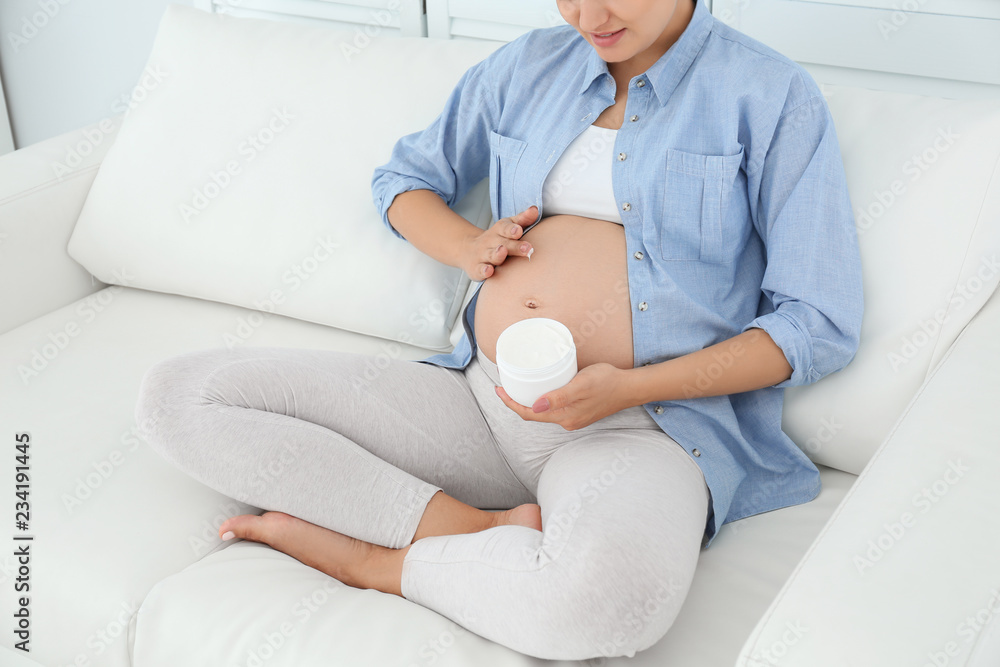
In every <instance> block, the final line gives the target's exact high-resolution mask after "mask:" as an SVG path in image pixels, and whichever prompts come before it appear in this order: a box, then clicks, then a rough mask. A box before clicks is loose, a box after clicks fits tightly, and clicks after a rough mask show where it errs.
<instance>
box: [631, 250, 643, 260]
mask: <svg viewBox="0 0 1000 667" xmlns="http://www.w3.org/2000/svg"><path fill="white" fill-rule="evenodd" d="M632 256H633V257H635V258H636V259H642V252H641V251H639V250H636V251H635V253H634V254H633V255H632Z"/></svg>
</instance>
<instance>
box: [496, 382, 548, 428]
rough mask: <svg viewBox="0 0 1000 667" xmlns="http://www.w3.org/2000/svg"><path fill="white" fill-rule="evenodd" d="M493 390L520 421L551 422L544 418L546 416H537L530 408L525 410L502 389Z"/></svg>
mask: <svg viewBox="0 0 1000 667" xmlns="http://www.w3.org/2000/svg"><path fill="white" fill-rule="evenodd" d="M495 390H496V394H497V396H499V397H500V400H502V401H503V402H504V405H506V406H507V407H508V408H510V409H511V410H513V411H514V412H516V413H517V414H518V415H520V417H521V419H524V420H526V421H551V420H550V419H546V418H545V417H547V416H548V415H537V414H535V412H534V411H533V410H532V409H531V408H527V407H525V406H523V405H521V404H520V403H518V402H517V401H515V400H514V399H513V398H511V397H510V395H509V394H507V392H506V391H504V388H503V387H499V386H498V387H495Z"/></svg>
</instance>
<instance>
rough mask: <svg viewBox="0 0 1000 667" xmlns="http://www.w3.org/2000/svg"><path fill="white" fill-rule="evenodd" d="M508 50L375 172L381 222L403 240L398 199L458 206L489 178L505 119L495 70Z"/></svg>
mask: <svg viewBox="0 0 1000 667" xmlns="http://www.w3.org/2000/svg"><path fill="white" fill-rule="evenodd" d="M509 46H510V43H508V44H505V45H503V46H501V47H499V48H498V50H497V51H495V52H494V53H492V54H491V55H490V56H489V57H487V58H486V59H484V60H482V61H480V62H479V63H477V64H475V65H473V66H472V67H471V68H469V69H468V70H467V71H466V72H465V73H464V74H463V75H462V78H461V79H459V81H458V84H457V85H456V86H455V88H454V90H453V91H452V92H451V94H450V95H449V97H448V99H447V101H446V102H445V106H444V110H443V111H442V112H441V114H440V115H438V117H437V118H436V119H434V121H433V122H432V123H431V124H430V125H429V126H428V127H427V129H425V130H421V131H419V132H414V133H412V134H408V135H406V136H404V137H402V138H401V139H399V141H397V142H396V144H395V146H394V147H393V149H392V155H391V157H390V159H389V161H388V162H387V163H385V164H383V165H381V166H379V167H376V169H375V172H374V174H373V175H372V198H373V200H374V202H375V207H376V208H377V209H378V211H379V214H380V215H381V217H382V222H383V223H384V224H385V226H386V227H388V228H389V230H390V231H392V233H393V234H394V235H396V236H397V237H398V238H401V239H403V238H404V237H403V235H402V234H400V233H399V232H398V231H397V230H396V229H395V228H394V227H393V226H392V225H391V224H390V223H389V215H388V211H389V207H390V206H391V205H392V201H393V199H394V198H395V197H396V195H398V194H400V193H401V192H407V191H409V190H431V191H433V192H435V193H436V194H437V195H439V196H440V197H441V198H442V199H444V201H445V202H446V203H447V204H448V206H454V205H455V203H456V202H458V201H460V200H461V199H462V197H464V196H465V195H466V194H467V193H468V191H469V190H470V189H472V187H473V186H474V185H476V184H477V183H479V181H481V180H482V179H483V178H485V177H486V176H488V175H489V156H490V143H489V133H490V130H491V129H493V128H494V127H496V124H497V120H498V117H499V113H500V108H499V107H500V104H499V101H498V95H497V90H496V88H495V85H494V84H495V82H496V81H497V80H498V79H497V78H496V75H495V70H496V68H497V67H498V66H499V63H500V62H501V61H502V59H503V56H505V55H506V53H505V52H506V51H507V49H508V47H509ZM404 240H405V239H404Z"/></svg>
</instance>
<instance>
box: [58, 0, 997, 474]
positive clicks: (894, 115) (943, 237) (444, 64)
mask: <svg viewBox="0 0 1000 667" xmlns="http://www.w3.org/2000/svg"><path fill="white" fill-rule="evenodd" d="M356 39H357V33H354V32H340V31H334V30H329V29H324V28H313V27H308V26H302V25H300V24H289V23H279V22H269V21H261V20H257V19H247V18H236V17H231V16H225V15H217V14H208V13H205V12H201V11H198V10H194V9H190V8H186V7H182V6H179V5H170V6H169V7H168V9H167V12H166V14H165V15H164V18H163V21H162V23H161V27H160V32H159V34H158V35H157V38H156V42H155V44H154V47H153V53H152V55H151V57H150V60H149V65H148V67H147V69H146V72H145V73H144V75H143V78H142V79H141V81H140V86H139V87H138V88H137V91H136V95H134V96H133V107H132V109H131V110H130V112H129V113H128V115H127V116H126V117H125V119H124V122H123V125H122V128H121V130H120V132H119V136H118V138H117V140H116V142H115V145H114V146H113V147H112V148H111V150H110V152H109V154H108V156H107V158H105V161H104V164H103V165H102V166H101V169H100V172H99V173H98V175H97V179H96V180H95V182H94V186H93V188H92V190H91V193H90V196H89V197H88V199H87V201H86V203H85V206H84V208H83V212H82V213H81V216H80V221H79V223H78V224H77V227H76V229H75V231H74V234H73V237H72V239H71V241H70V247H69V251H70V254H71V255H72V256H73V257H74V258H75V259H77V260H78V261H79V262H80V263H81V264H83V265H84V266H85V267H86V268H87V269H88V270H89V271H90V272H91V273H93V274H94V275H96V276H97V277H98V278H99V279H100V280H103V281H104V282H108V283H122V282H125V283H126V284H130V285H132V286H135V287H142V288H146V289H151V290H157V291H163V292H173V293H177V294H183V295H190V296H196V297H199V298H203V299H210V300H215V301H222V302H226V303H232V304H236V305H242V306H246V307H249V308H255V309H258V310H265V311H275V312H278V313H282V314H284V315H288V316H291V317H296V318H300V319H304V320H309V321H313V322H319V323H323V324H328V325H331V326H335V327H339V328H343V329H348V330H351V331H357V332H360V333H365V334H370V335H375V336H379V337H383V338H386V339H389V340H394V341H401V342H408V343H412V344H415V345H418V346H422V347H426V348H428V349H431V350H450V349H451V346H452V345H453V344H454V343H455V342H456V340H457V336H456V335H455V334H461V322H460V321H459V320H458V315H459V309H460V306H461V305H462V301H463V299H464V298H465V297H466V296H467V295H468V292H469V289H470V283H469V280H468V277H467V276H465V274H464V272H461V271H460V270H458V269H455V268H453V267H447V266H445V265H443V264H440V263H438V262H436V261H435V260H433V259H431V258H429V257H428V256H426V255H424V254H423V253H421V252H420V251H418V250H417V249H416V248H414V247H413V246H412V245H410V244H409V243H406V242H405V241H401V240H400V239H397V238H395V237H394V236H393V235H392V233H391V232H390V231H389V230H388V229H386V228H385V226H384V225H383V224H382V223H381V221H380V219H379V217H378V213H377V211H376V209H375V207H374V204H373V202H372V198H371V189H370V182H371V176H372V172H373V170H374V168H375V167H376V166H378V165H379V164H382V163H384V162H386V161H387V160H388V158H389V155H390V153H391V149H392V146H393V145H394V143H395V142H396V140H397V139H398V138H399V137H401V136H403V135H404V134H407V133H410V132H416V131H419V130H422V129H424V128H425V127H426V126H427V125H429V124H430V122H431V121H432V120H433V119H434V118H435V117H436V116H437V114H438V113H439V112H440V110H441V108H442V107H443V104H444V101H445V99H446V98H447V96H448V94H449V92H450V91H451V89H452V88H453V86H454V85H455V83H456V82H457V81H458V79H459V78H460V77H461V75H462V73H463V72H464V71H465V70H466V69H468V68H469V67H470V66H471V65H473V64H474V63H476V62H478V61H479V60H481V59H483V58H485V57H486V56H488V55H489V54H490V53H491V52H492V51H493V50H495V49H496V48H497V47H498V46H499V44H500V43H498V42H478V41H474V40H430V39H422V38H399V37H393V36H380V35H375V36H373V37H371V42H370V44H361V45H358V44H355V40H356ZM822 89H823V91H824V94H825V95H826V96H827V101H828V103H829V105H830V109H831V112H832V114H833V117H834V121H835V123H836V127H837V135H838V140H839V143H840V147H841V153H842V155H843V158H844V168H845V172H846V175H847V180H848V187H849V189H850V195H851V200H852V203H853V205H854V209H855V214H856V223H857V230H858V235H859V244H860V247H861V254H862V263H863V272H864V288H865V315H864V321H863V324H862V330H861V345H860V349H859V351H858V353H857V355H856V356H855V358H854V360H853V361H852V362H851V363H850V364H849V365H848V366H847V367H846V368H845V369H843V370H842V371H839V372H837V373H833V374H831V375H829V376H827V377H825V378H823V379H822V380H820V381H819V382H818V383H816V384H814V385H807V386H800V387H792V388H789V389H787V390H786V394H785V409H784V414H783V421H782V426H783V428H784V430H785V432H786V433H788V435H789V436H790V437H791V438H792V439H793V440H794V441H795V442H796V443H797V444H798V445H799V447H801V448H802V449H803V451H805V452H806V454H807V455H809V456H810V457H811V458H812V459H813V460H814V461H816V462H817V463H822V464H825V465H828V466H831V467H834V468H838V469H841V470H845V471H847V472H851V473H855V474H857V473H860V471H861V469H862V468H863V467H864V466H865V464H866V463H867V462H868V460H869V459H870V458H871V456H872V454H873V453H874V451H875V450H876V449H877V448H878V446H879V445H880V444H881V443H882V441H883V440H884V439H885V437H886V436H887V434H888V433H889V431H890V429H891V428H892V426H893V424H894V423H895V422H896V419H897V418H898V416H899V415H900V414H901V413H902V411H903V409H904V408H905V406H906V405H907V403H908V402H909V401H910V399H911V398H912V397H913V396H914V394H915V393H916V391H917V389H918V387H919V386H920V385H921V384H922V382H923V381H924V378H925V377H927V375H928V374H929V373H930V371H931V370H932V369H933V367H934V366H935V365H936V364H937V363H938V361H939V360H940V359H941V358H942V357H943V355H944V354H945V352H946V351H947V350H948V348H949V347H950V346H951V344H952V342H953V341H954V340H955V338H956V337H957V336H958V334H959V332H961V330H962V329H963V328H964V327H965V325H966V324H967V323H968V322H969V321H970V320H971V319H972V317H973V316H974V315H975V314H976V313H977V312H978V311H979V309H980V307H981V306H982V304H983V303H985V301H986V299H987V298H988V297H989V295H990V294H991V293H992V292H993V291H994V289H995V288H996V285H997V283H998V280H1000V267H998V265H997V261H998V259H1000V102H991V101H956V100H946V99H941V98H934V97H922V96H916V95H908V94H901V93H891V92H884V91H875V90H868V89H864V88H858V87H848V86H837V85H824V86H823V87H822ZM486 186H487V183H486V182H485V181H483V182H482V183H480V184H479V185H478V186H477V187H476V188H475V189H474V190H473V191H471V192H470V193H469V194H468V195H467V196H466V197H465V199H464V200H463V201H462V202H459V203H458V204H457V205H456V207H455V208H456V210H458V211H459V212H460V213H462V214H463V215H465V217H466V218H467V219H469V220H470V221H472V222H473V223H474V224H476V225H478V226H480V227H486V226H488V225H489V223H490V208H489V203H488V196H487V193H488V188H487V187H486ZM471 287H474V285H471ZM244 329H248V328H247V327H244ZM449 333H451V334H452V335H451V338H450V340H449ZM234 334H235V336H237V337H239V338H242V336H243V334H242V332H241V331H240V330H239V329H234ZM248 334H251V335H252V329H251V330H249V331H248Z"/></svg>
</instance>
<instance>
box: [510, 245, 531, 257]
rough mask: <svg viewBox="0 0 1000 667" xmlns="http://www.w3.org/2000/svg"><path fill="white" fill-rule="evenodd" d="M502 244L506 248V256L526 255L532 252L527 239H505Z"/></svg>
mask: <svg viewBox="0 0 1000 667" xmlns="http://www.w3.org/2000/svg"><path fill="white" fill-rule="evenodd" d="M504 246H505V247H506V248H507V257H510V256H511V255H515V256H517V257H528V255H530V254H531V253H532V252H534V249H533V248H532V247H531V244H530V243H528V242H527V241H505V242H504Z"/></svg>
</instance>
